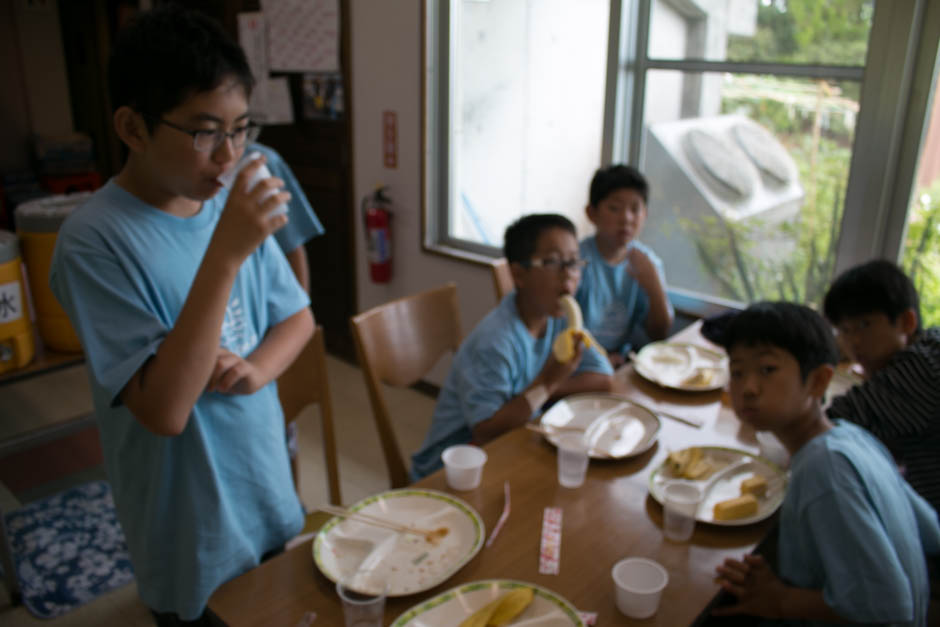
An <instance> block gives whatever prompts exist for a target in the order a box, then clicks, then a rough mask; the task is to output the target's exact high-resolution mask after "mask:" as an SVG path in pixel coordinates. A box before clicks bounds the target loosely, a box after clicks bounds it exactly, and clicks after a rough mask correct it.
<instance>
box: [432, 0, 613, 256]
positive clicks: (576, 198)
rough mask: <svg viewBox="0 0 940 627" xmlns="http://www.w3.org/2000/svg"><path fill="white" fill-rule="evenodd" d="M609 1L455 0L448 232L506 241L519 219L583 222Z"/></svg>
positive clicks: (600, 103) (597, 138)
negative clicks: (549, 215) (543, 216)
mask: <svg viewBox="0 0 940 627" xmlns="http://www.w3.org/2000/svg"><path fill="white" fill-rule="evenodd" d="M609 4H610V3H609V1H608V0H579V1H578V2H571V1H570V0H489V1H488V2H480V1H470V0H464V1H457V2H455V3H454V5H453V12H452V20H454V26H455V28H454V30H453V32H455V33H456V34H457V36H456V37H455V41H454V48H453V49H452V54H453V56H454V63H453V68H454V75H453V76H454V79H453V85H454V89H453V91H452V102H451V112H452V117H451V119H452V120H453V122H452V128H451V138H452V142H453V151H452V152H453V162H452V163H451V190H452V192H451V193H452V196H451V198H450V214H449V234H450V235H451V236H452V237H456V238H459V239H464V240H469V241H473V242H478V243H481V244H489V245H493V246H496V247H502V241H503V231H504V230H505V228H506V226H507V225H509V223H511V222H512V221H513V220H515V219H516V218H517V217H519V216H521V215H523V214H525V213H533V212H558V213H564V214H566V215H569V217H572V218H577V220H576V222H575V223H576V224H577V225H578V228H579V231H582V230H583V228H584V223H585V221H586V219H585V218H584V206H585V205H586V204H587V194H588V192H587V189H588V184H589V183H590V180H591V175H592V174H593V172H594V170H595V169H596V168H597V166H598V162H599V159H600V151H601V132H602V129H603V107H604V85H605V80H604V79H605V66H606V58H607V18H608V11H609Z"/></svg>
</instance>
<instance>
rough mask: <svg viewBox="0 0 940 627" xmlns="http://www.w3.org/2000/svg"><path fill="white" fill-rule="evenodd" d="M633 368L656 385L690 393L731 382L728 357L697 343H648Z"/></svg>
mask: <svg viewBox="0 0 940 627" xmlns="http://www.w3.org/2000/svg"><path fill="white" fill-rule="evenodd" d="M633 369H634V370H636V372H637V373H638V374H639V375H640V376H641V377H643V378H644V379H647V380H649V381H652V382H653V383H657V384H659V385H661V386H663V387H667V388H673V389H676V390H685V391H689V392H704V391H708V390H720V389H721V388H723V387H724V386H725V385H726V384H727V383H728V358H727V356H725V355H724V354H723V353H719V352H717V351H712V350H709V349H707V348H703V347H701V346H696V345H695V344H684V343H679V342H652V343H650V344H647V345H646V346H644V347H643V348H642V349H640V352H639V353H638V354H637V356H636V359H634V360H633Z"/></svg>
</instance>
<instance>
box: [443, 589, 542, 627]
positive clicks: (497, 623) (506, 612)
mask: <svg viewBox="0 0 940 627" xmlns="http://www.w3.org/2000/svg"><path fill="white" fill-rule="evenodd" d="M534 596H535V594H534V592H533V591H532V588H516V589H515V590H513V591H511V592H507V593H506V594H504V595H503V596H501V597H500V598H498V599H496V600H495V601H490V602H489V603H487V604H486V605H484V606H483V607H481V608H480V609H478V610H477V611H476V612H474V613H473V614H471V615H470V616H468V617H467V618H466V619H465V620H464V621H463V622H462V623H460V627H502V626H503V625H508V624H509V623H510V621H512V619H514V618H515V617H516V616H518V615H519V614H521V613H522V612H523V611H525V608H527V607H529V604H530V603H532V599H533V598H534Z"/></svg>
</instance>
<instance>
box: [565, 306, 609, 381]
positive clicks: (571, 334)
mask: <svg viewBox="0 0 940 627" xmlns="http://www.w3.org/2000/svg"><path fill="white" fill-rule="evenodd" d="M558 302H559V303H560V304H561V307H562V309H564V311H565V317H566V318H567V319H568V327H567V328H566V329H565V330H564V331H562V332H561V333H559V334H558V337H556V338H555V342H554V343H553V344H552V352H553V353H554V354H555V359H557V360H558V361H559V362H560V363H563V364H565V363H568V362H569V361H571V360H572V359H573V358H574V353H575V346H576V342H577V338H578V337H580V338H581V342H582V343H583V344H584V348H591V347H592V346H595V347H597V350H599V351H600V352H601V353H603V354H604V356H606V355H607V353H606V352H604V349H603V347H601V345H600V344H598V343H597V340H595V339H594V336H592V335H591V332H590V331H588V330H587V329H585V328H584V318H583V317H582V316H581V307H580V306H578V301H576V300H575V299H574V297H572V296H571V294H565V295H564V296H562V297H561V298H559V299H558Z"/></svg>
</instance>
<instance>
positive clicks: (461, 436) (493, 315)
mask: <svg viewBox="0 0 940 627" xmlns="http://www.w3.org/2000/svg"><path fill="white" fill-rule="evenodd" d="M503 252H504V254H505V256H506V259H507V261H508V262H509V268H510V271H511V272H512V278H513V281H514V283H515V284H516V289H515V291H513V292H511V293H509V294H507V295H506V296H505V297H504V298H503V300H502V301H501V302H500V303H499V305H497V306H496V308H495V309H493V311H491V312H490V313H488V314H487V315H486V317H484V318H483V320H481V321H480V323H479V324H478V325H477V326H476V328H474V330H473V331H472V332H471V333H470V335H468V336H467V338H466V339H464V341H463V342H462V343H461V345H460V349H459V350H458V351H457V354H456V356H455V357H454V361H453V363H452V365H451V369H450V373H449V374H448V376H447V380H446V381H445V382H444V387H443V388H442V389H441V393H440V395H439V396H438V400H437V406H436V407H435V409H434V415H433V417H432V419H431V428H430V431H429V432H428V435H427V437H426V439H425V441H424V444H423V445H422V447H421V450H420V451H418V452H417V453H415V454H414V455H413V456H412V458H411V462H412V466H411V477H412V479H413V480H415V481H417V480H418V479H420V478H421V477H424V476H425V475H428V474H430V473H432V472H434V471H435V470H437V469H438V468H440V467H441V453H442V452H443V451H444V449H445V448H447V447H448V446H451V445H452V444H466V443H468V442H474V443H477V444H483V443H485V442H488V441H490V440H493V439H495V438H496V437H498V436H500V435H502V434H503V433H505V432H507V431H509V430H511V429H514V428H516V427H520V426H522V425H524V424H525V423H526V421H528V420H530V419H531V418H533V417H534V416H536V415H537V414H538V412H539V410H540V409H541V407H542V405H544V404H545V402H546V401H547V400H548V399H549V398H553V399H554V398H561V397H563V396H567V395H569V394H575V393H578V392H608V391H610V388H611V383H612V379H611V375H612V369H611V367H610V364H609V363H608V362H607V360H606V359H605V358H604V356H603V355H601V353H600V352H598V350H597V349H596V348H593V347H592V348H589V349H587V350H585V348H584V345H583V344H581V342H580V339H579V340H578V342H577V344H576V349H575V355H574V357H573V358H572V359H571V360H570V361H567V362H565V363H560V362H559V361H558V360H557V359H556V358H555V356H554V354H553V353H552V344H553V342H554V340H555V337H556V336H557V335H558V334H559V333H561V332H562V331H564V330H565V328H566V327H567V322H566V321H565V319H564V318H562V317H561V316H562V315H563V314H562V310H561V305H560V303H559V299H560V298H561V297H562V296H564V295H566V294H569V295H570V294H574V292H575V290H576V289H577V287H578V280H579V279H580V274H581V269H582V268H583V267H584V262H583V261H582V260H581V259H580V258H579V256H578V240H577V236H576V233H575V228H574V225H573V224H572V223H571V221H570V220H568V219H567V218H565V217H564V216H560V215H555V214H534V215H528V216H525V217H523V218H520V219H519V220H517V221H516V222H515V223H513V224H511V225H510V226H509V228H507V229H506V234H505V237H504V244H503Z"/></svg>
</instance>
